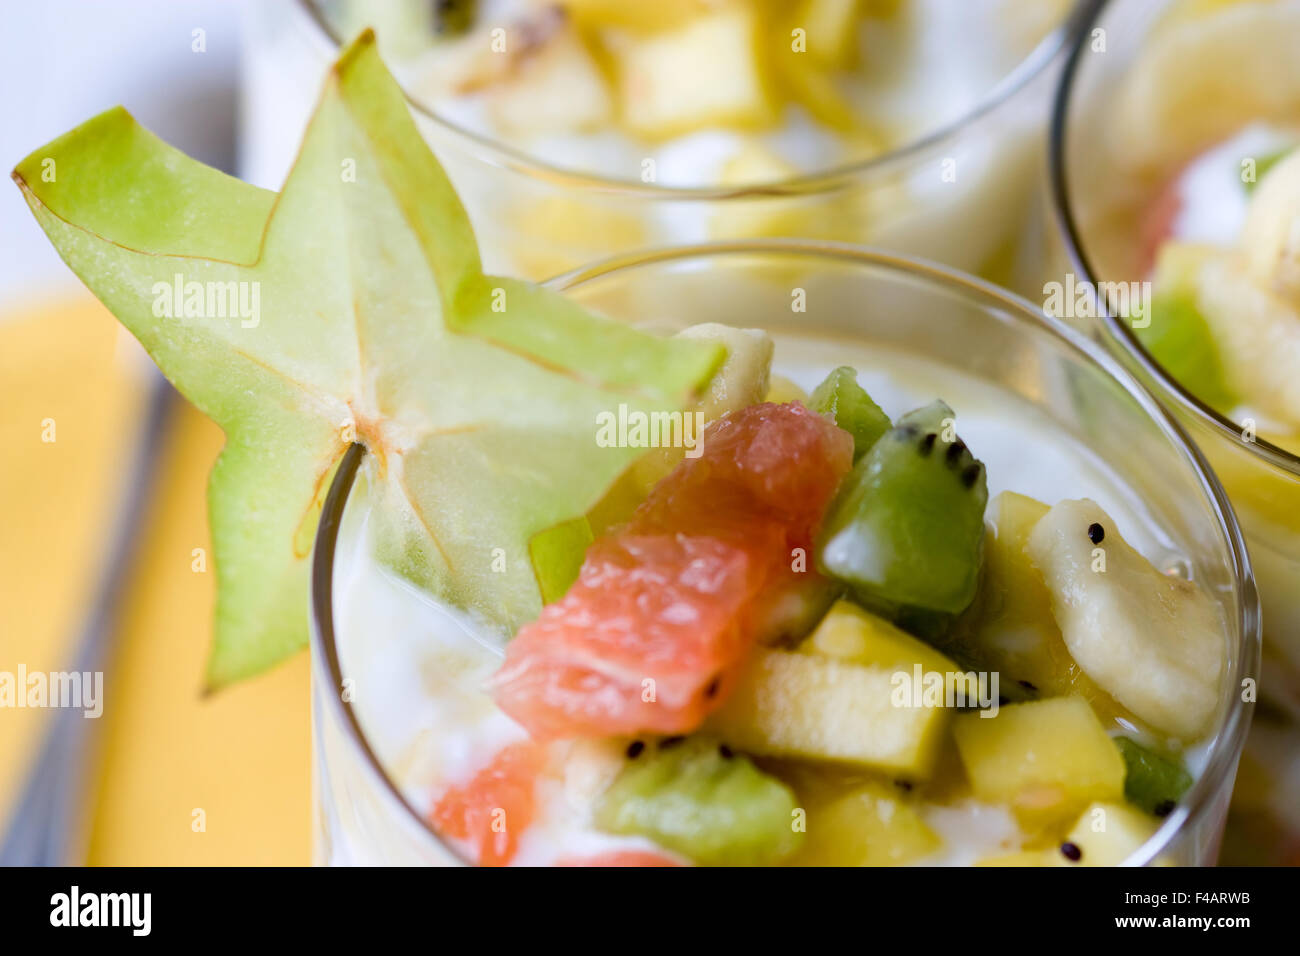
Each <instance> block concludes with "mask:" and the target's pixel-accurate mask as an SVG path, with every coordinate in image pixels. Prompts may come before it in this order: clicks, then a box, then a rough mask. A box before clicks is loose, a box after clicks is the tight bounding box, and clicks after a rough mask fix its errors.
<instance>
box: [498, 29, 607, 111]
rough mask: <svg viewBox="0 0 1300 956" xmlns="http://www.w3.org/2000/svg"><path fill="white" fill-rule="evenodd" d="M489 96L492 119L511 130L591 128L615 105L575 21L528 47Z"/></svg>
mask: <svg viewBox="0 0 1300 956" xmlns="http://www.w3.org/2000/svg"><path fill="white" fill-rule="evenodd" d="M487 96H488V100H487V108H488V111H489V112H490V113H491V116H492V120H493V122H494V124H495V125H496V126H497V127H498V128H499V129H500V130H501V131H502V132H503V133H506V134H509V135H531V134H534V133H559V132H564V131H569V130H583V129H592V128H595V127H598V126H600V125H602V124H604V123H608V122H609V121H610V118H611V117H612V115H613V109H614V107H613V102H612V100H611V97H610V94H609V89H608V87H607V85H606V83H605V78H604V76H603V75H602V74H601V72H600V68H599V67H597V66H596V62H595V60H594V59H592V56H591V54H590V53H588V52H587V48H586V47H585V46H584V45H583V43H582V41H581V40H580V39H579V38H578V34H577V31H576V30H574V29H573V28H572V27H561V28H560V29H559V30H558V31H557V32H556V33H554V34H553V35H551V36H549V37H547V38H546V40H545V41H544V42H543V43H542V44H541V45H540V46H539V47H537V48H536V49H532V50H529V51H528V52H527V54H526V55H525V56H522V57H521V58H520V59H519V62H518V64H517V66H516V67H515V69H514V70H513V71H512V73H511V74H510V76H509V77H508V78H506V79H504V80H503V81H501V82H499V83H495V84H493V85H492V86H491V87H489V88H488V94H487Z"/></svg>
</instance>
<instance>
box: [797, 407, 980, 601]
mask: <svg viewBox="0 0 1300 956" xmlns="http://www.w3.org/2000/svg"><path fill="white" fill-rule="evenodd" d="M952 416H953V413H952V409H950V408H949V407H948V406H947V405H945V404H944V403H943V402H935V403H933V404H931V405H928V406H926V407H925V408H922V409H918V410H916V411H914V412H909V413H908V414H907V415H904V416H903V417H901V418H900V419H899V420H898V423H897V424H896V425H895V426H894V427H893V428H891V429H890V430H889V431H888V432H887V433H886V434H885V435H884V436H883V437H882V438H881V439H880V441H878V442H877V443H876V444H875V446H874V447H872V449H871V451H870V452H868V453H867V455H866V456H865V457H864V458H863V459H862V460H861V461H860V462H858V463H857V465H855V466H854V468H853V471H852V472H851V473H850V474H849V477H848V478H847V479H846V481H845V490H844V491H842V492H841V494H840V497H839V499H838V500H837V501H836V503H835V504H834V505H833V506H832V510H831V514H830V516H829V518H828V519H827V521H826V524H825V526H824V528H823V530H822V533H821V535H820V536H819V538H818V544H817V548H816V560H817V566H818V570H820V571H821V572H822V573H823V574H825V575H826V576H828V577H831V578H835V579H837V580H840V581H843V582H844V583H846V584H847V585H848V586H849V587H850V588H851V589H852V590H853V592H854V594H855V596H857V597H858V599H859V600H861V601H862V602H863V603H864V604H867V605H868V606H870V607H872V608H876V609H881V610H883V611H885V612H887V613H888V612H889V611H890V609H894V613H893V614H891V616H895V617H896V616H897V614H898V611H897V609H899V608H904V607H906V608H911V609H917V610H921V611H937V612H940V613H945V614H958V613H960V612H961V611H962V610H964V609H965V608H966V607H967V606H968V605H969V604H970V603H971V601H972V600H974V597H975V590H976V586H977V584H978V581H979V571H980V562H981V560H982V558H983V547H984V506H985V505H986V504H987V503H988V484H987V479H986V475H985V473H984V468H983V466H982V465H980V466H979V468H978V475H977V477H976V479H975V480H974V482H973V483H972V484H971V485H970V486H969V487H967V486H966V485H965V484H964V483H963V480H962V472H963V470H964V469H966V468H968V467H970V466H972V465H978V464H979V463H978V462H975V461H974V459H972V458H971V457H970V456H969V453H966V454H963V455H962V456H960V457H959V458H958V460H957V462H956V463H953V462H950V461H949V456H948V449H949V447H950V445H951V444H952V443H945V442H944V441H943V439H942V433H943V431H944V421H945V420H946V419H947V420H951V419H952ZM931 433H934V434H936V436H938V437H936V439H935V441H934V444H933V447H932V448H931V450H930V452H929V453H928V454H924V455H923V454H922V453H921V452H920V450H919V440H920V437H921V436H924V435H927V434H931Z"/></svg>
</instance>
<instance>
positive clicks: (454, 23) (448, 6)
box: [430, 0, 478, 36]
mask: <svg viewBox="0 0 1300 956" xmlns="http://www.w3.org/2000/svg"><path fill="white" fill-rule="evenodd" d="M430 2H431V3H432V4H433V28H434V30H436V31H437V32H438V33H439V34H440V35H441V36H456V35H458V34H461V33H464V32H466V31H467V30H468V29H469V28H470V27H472V26H473V25H474V17H475V15H476V14H477V12H478V11H477V9H476V8H477V7H478V2H477V0H430Z"/></svg>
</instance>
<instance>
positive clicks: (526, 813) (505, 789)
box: [430, 741, 545, 866]
mask: <svg viewBox="0 0 1300 956" xmlns="http://www.w3.org/2000/svg"><path fill="white" fill-rule="evenodd" d="M544 763H545V754H544V752H543V750H542V748H541V747H539V746H538V745H537V744H534V743H532V742H531V741H525V742H523V743H517V744H511V745H510V746H508V747H506V748H505V749H504V750H502V751H501V752H500V753H498V754H497V755H496V757H494V758H493V760H492V762H491V763H490V764H488V765H487V766H486V767H485V768H484V769H482V770H480V771H479V772H478V773H477V774H475V776H474V778H473V779H472V780H470V781H469V783H467V784H465V785H464V786H460V787H452V788H451V789H450V790H448V791H447V792H446V793H444V794H443V795H442V797H441V798H440V799H439V800H438V802H437V804H436V805H435V806H434V808H433V812H432V813H431V814H430V819H431V821H432V823H433V826H434V829H436V830H437V831H438V832H439V833H441V834H442V835H443V836H446V837H452V838H454V839H457V840H466V841H468V842H469V843H470V844H471V845H472V846H473V847H474V849H475V851H476V853H477V859H478V863H479V865H480V866H505V865H506V864H508V863H509V862H510V861H511V859H513V858H514V855H515V852H516V851H517V850H518V849H519V837H520V835H521V834H522V833H523V832H524V830H526V829H528V827H529V825H530V824H531V823H532V822H533V816H534V813H535V811H536V798H535V795H534V786H535V784H536V781H537V775H538V774H539V773H540V772H541V769H542V766H543V764H544Z"/></svg>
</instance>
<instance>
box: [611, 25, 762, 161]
mask: <svg viewBox="0 0 1300 956" xmlns="http://www.w3.org/2000/svg"><path fill="white" fill-rule="evenodd" d="M622 39H623V42H622V43H620V44H618V45H617V47H618V48H617V49H614V50H613V53H614V57H615V60H616V70H617V74H618V78H619V80H618V89H619V94H618V95H619V103H620V108H621V116H622V119H623V123H624V125H625V126H626V127H627V129H628V130H629V131H630V132H631V133H632V134H634V135H636V136H641V137H645V138H646V139H655V140H657V139H666V138H668V137H671V136H677V135H680V134H683V133H688V132H692V131H694V130H699V129H705V128H708V127H713V126H727V127H733V128H737V129H754V128H759V127H764V126H770V125H771V124H772V123H773V122H774V121H775V120H776V116H777V110H776V105H775V103H774V102H773V99H772V97H771V94H770V93H769V91H768V89H767V79H766V77H765V76H764V75H763V69H762V67H761V65H760V59H761V58H760V56H759V49H760V46H759V37H758V25H757V21H756V18H755V14H754V12H753V11H752V10H751V9H749V8H747V7H735V8H731V7H725V8H723V9H721V10H719V11H718V12H716V13H711V14H708V15H707V16H703V17H697V18H695V19H692V20H690V21H689V22H688V23H686V24H685V25H684V26H682V27H681V28H680V29H676V30H672V31H669V32H666V33H655V34H651V35H648V36H630V35H629V36H626V37H623V38H622Z"/></svg>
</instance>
